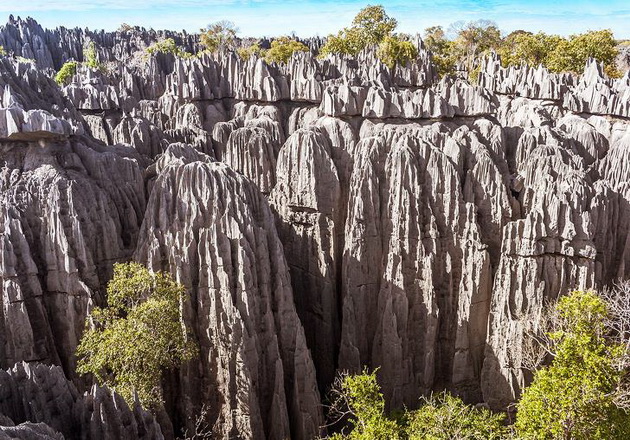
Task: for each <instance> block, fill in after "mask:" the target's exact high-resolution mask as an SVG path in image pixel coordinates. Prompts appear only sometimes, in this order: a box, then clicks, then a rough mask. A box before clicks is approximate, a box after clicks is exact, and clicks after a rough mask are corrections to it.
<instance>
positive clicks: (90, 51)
mask: <svg viewBox="0 0 630 440" xmlns="http://www.w3.org/2000/svg"><path fill="white" fill-rule="evenodd" d="M84 58H85V65H86V66H88V67H89V68H90V69H96V70H100V71H104V70H105V65H103V64H102V63H99V62H98V59H97V51H96V44H95V43H94V41H90V42H89V43H88V45H87V47H86V48H85V52H84Z"/></svg>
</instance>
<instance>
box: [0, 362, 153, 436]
mask: <svg viewBox="0 0 630 440" xmlns="http://www.w3.org/2000/svg"><path fill="white" fill-rule="evenodd" d="M16 424H17V426H16ZM4 438H8V439H13V438H18V439H24V440H30V439H42V438H44V439H50V440H63V439H66V440H71V439H86V438H90V439H102V440H115V439H121V438H125V439H138V440H141V439H142V440H160V439H163V438H164V436H163V435H162V430H161V429H160V425H159V424H158V423H157V421H156V420H155V418H154V417H153V416H152V415H151V414H150V413H149V412H147V411H145V410H143V409H142V407H141V406H140V404H138V403H136V404H135V405H134V406H133V407H132V408H130V407H129V406H128V405H127V404H126V403H125V401H124V400H123V399H122V398H121V397H120V396H119V395H117V394H115V393H112V392H110V391H109V390H107V389H104V388H99V387H97V386H93V387H92V388H91V390H90V391H89V392H87V393H85V394H83V395H82V394H80V393H79V392H78V391H77V389H76V387H75V386H74V385H73V384H72V382H70V381H69V380H67V379H66V378H65V376H64V374H63V371H62V370H61V368H59V367H49V366H46V365H42V364H27V363H18V364H15V366H14V367H13V368H11V369H9V370H7V371H2V370H0V439H4Z"/></svg>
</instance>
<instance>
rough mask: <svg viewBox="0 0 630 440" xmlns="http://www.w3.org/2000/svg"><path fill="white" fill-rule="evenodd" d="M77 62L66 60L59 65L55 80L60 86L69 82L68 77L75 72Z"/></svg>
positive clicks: (70, 77)
mask: <svg viewBox="0 0 630 440" xmlns="http://www.w3.org/2000/svg"><path fill="white" fill-rule="evenodd" d="M78 64H79V63H77V62H76V61H67V62H66V63H64V65H63V66H61V69H59V72H57V74H56V75H55V82H56V83H57V84H59V85H60V86H65V85H67V84H68V83H69V82H70V79H72V77H73V76H74V75H76V73H77V66H78Z"/></svg>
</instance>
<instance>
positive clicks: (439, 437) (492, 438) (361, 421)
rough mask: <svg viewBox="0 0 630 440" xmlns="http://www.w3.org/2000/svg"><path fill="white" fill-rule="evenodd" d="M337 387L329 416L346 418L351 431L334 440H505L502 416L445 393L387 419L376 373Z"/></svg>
mask: <svg viewBox="0 0 630 440" xmlns="http://www.w3.org/2000/svg"><path fill="white" fill-rule="evenodd" d="M337 387H338V389H336V390H335V389H334V391H335V393H336V394H337V395H336V396H333V399H332V400H333V402H334V403H333V405H332V407H333V409H334V411H333V413H335V414H342V415H347V414H350V419H349V424H350V427H351V431H350V432H349V433H341V434H335V435H333V436H331V437H330V438H332V439H335V440H344V439H347V440H373V439H383V440H384V439H409V440H450V439H472V440H476V439H479V440H486V439H488V440H499V439H501V438H507V434H508V430H507V428H506V427H505V426H504V425H503V418H504V416H503V415H502V414H498V415H497V414H493V413H492V412H490V411H488V410H486V409H476V408H474V407H471V406H469V405H466V404H464V402H462V400H461V399H459V398H457V397H453V396H451V395H449V394H448V393H446V392H444V393H441V394H438V395H435V396H432V397H431V398H427V399H423V402H422V406H421V407H420V409H418V410H416V411H408V410H406V409H405V410H404V411H398V412H397V413H395V414H391V415H390V416H388V415H386V414H385V400H384V398H383V395H382V393H381V390H380V387H379V385H378V383H377V381H376V372H372V373H369V372H368V371H367V370H364V371H363V373H362V374H358V375H353V376H352V375H349V376H345V377H344V378H343V380H342V381H341V382H340V385H339V382H337ZM335 393H333V394H335ZM340 402H342V404H341V405H339V403H340ZM339 406H341V408H339Z"/></svg>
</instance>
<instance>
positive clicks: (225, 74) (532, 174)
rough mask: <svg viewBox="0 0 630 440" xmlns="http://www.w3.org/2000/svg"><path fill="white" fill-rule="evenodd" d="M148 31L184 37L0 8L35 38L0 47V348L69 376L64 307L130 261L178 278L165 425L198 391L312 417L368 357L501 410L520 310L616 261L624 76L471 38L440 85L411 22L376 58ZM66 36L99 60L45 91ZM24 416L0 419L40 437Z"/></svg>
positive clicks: (247, 411) (299, 434) (393, 373)
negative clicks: (242, 48)
mask: <svg viewBox="0 0 630 440" xmlns="http://www.w3.org/2000/svg"><path fill="white" fill-rule="evenodd" d="M165 36H172V37H173V38H174V39H175V40H176V42H177V43H178V44H180V45H181V46H182V47H184V48H185V49H186V50H188V51H194V50H195V49H196V48H197V37H196V36H191V35H186V34H175V33H172V34H171V33H155V32H151V31H149V32H147V31H143V30H141V29H131V30H128V31H125V32H118V33H90V32H89V31H82V30H69V29H57V30H54V31H48V30H43V29H42V28H41V27H39V25H37V23H35V22H34V21H32V20H20V19H18V20H15V19H12V20H11V21H10V22H9V24H7V25H6V26H5V27H4V28H0V44H2V45H4V47H5V48H7V49H8V50H9V51H10V52H13V53H15V54H17V55H20V56H24V57H27V58H33V59H34V61H33V62H24V61H14V60H11V59H9V58H6V57H5V58H2V59H0V86H1V87H0V98H1V99H0V103H1V106H0V107H1V108H0V185H1V186H0V201H1V202H2V203H1V204H0V220H1V223H0V224H1V225H2V226H0V228H1V229H0V279H1V280H2V286H3V290H2V296H1V298H2V299H1V300H2V306H3V307H2V309H0V310H2V311H1V312H0V364H1V365H2V366H3V367H4V368H8V367H11V366H12V365H13V364H14V363H15V362H19V361H23V360H27V361H39V362H43V363H47V364H57V365H61V366H62V367H63V369H64V372H65V374H66V376H67V377H70V378H71V379H76V378H75V377H74V376H75V374H74V365H73V362H74V361H73V357H72V353H73V351H74V348H75V347H76V344H77V342H78V338H79V337H80V334H81V329H82V325H83V320H84V317H85V316H86V314H87V313H88V311H89V308H90V307H91V305H92V304H102V300H103V298H102V294H103V292H104V288H105V284H106V282H107V280H108V278H109V276H110V274H111V265H112V264H113V263H114V262H115V261H121V260H125V259H128V258H130V257H133V258H134V259H137V260H139V261H141V262H143V263H146V264H147V265H149V266H150V267H151V268H153V269H161V270H167V271H170V272H171V273H173V274H174V275H175V276H176V278H177V279H178V280H179V281H181V282H182V283H183V284H184V285H185V286H186V289H187V292H188V297H189V298H188V301H187V303H186V305H185V309H184V310H185V317H186V322H187V325H188V326H189V327H190V329H192V331H193V333H194V336H195V338H196V340H197V342H198V343H199V346H200V356H199V358H198V359H196V360H194V361H192V362H190V363H189V364H188V365H186V366H184V367H183V368H182V369H180V370H179V371H177V372H173V373H171V374H169V375H167V377H166V378H165V380H164V390H165V396H166V405H165V407H166V410H167V412H168V414H169V416H170V420H171V422H172V423H173V425H174V427H175V429H176V430H178V429H183V428H185V427H189V428H190V427H191V423H192V422H193V421H194V420H191V418H192V419H194V416H195V415H196V414H198V412H199V410H200V408H201V407H202V405H204V404H205V405H206V406H207V407H208V408H210V409H209V416H208V423H209V424H210V426H211V428H212V430H213V432H214V434H215V435H216V436H217V437H230V438H269V439H276V438H278V439H279V438H287V437H291V438H298V439H306V438H313V437H315V436H316V435H318V434H319V430H318V426H319V425H320V424H321V421H322V410H321V407H320V401H321V394H320V393H321V392H324V391H325V390H326V388H327V386H328V385H329V384H330V382H331V380H332V378H333V377H334V375H335V373H336V371H338V370H339V369H349V370H351V371H360V370H361V369H362V368H363V367H364V366H368V367H370V368H375V367H380V369H379V380H380V382H381V384H382V386H383V390H384V393H385V395H386V397H387V401H388V404H389V405H390V406H392V407H398V406H400V405H403V404H404V405H407V406H410V407H413V406H414V405H416V404H417V401H418V397H419V396H420V395H422V394H425V393H428V392H430V391H434V390H440V389H445V388H446V389H449V390H451V391H453V392H455V393H457V394H459V395H461V396H463V397H464V398H465V399H467V400H469V401H473V402H474V401H477V402H479V401H485V402H487V403H488V404H490V405H491V406H492V407H495V408H504V407H505V406H506V405H507V404H509V403H510V402H512V401H514V400H515V399H516V398H517V397H518V394H519V392H520V389H521V388H522V387H523V385H524V384H525V381H526V380H527V375H526V374H525V371H524V369H523V367H522V365H523V364H522V356H523V353H522V350H521V347H522V342H523V337H524V333H525V330H526V327H527V326H530V325H536V323H535V322H526V321H525V318H524V317H525V316H532V314H533V315H536V314H539V313H541V311H542V308H543V305H544V304H545V302H546V301H547V300H549V299H553V298H556V297H558V296H559V295H563V294H566V293H567V292H569V291H570V290H571V289H576V288H590V287H595V288H598V287H601V286H604V285H607V284H609V283H611V282H613V281H614V280H616V279H618V278H627V277H629V276H630V123H628V118H629V117H630V79H629V78H630V77H629V76H628V73H626V74H625V76H624V77H623V78H621V79H616V80H612V79H609V78H607V77H606V76H605V75H604V74H603V72H602V69H601V68H600V66H598V65H597V63H595V62H589V63H588V65H587V66H586V68H585V71H584V74H583V75H580V76H578V77H574V76H571V75H558V74H553V73H550V72H548V71H547V70H546V69H544V68H543V67H528V66H523V67H520V68H515V67H510V68H507V69H506V68H503V67H501V65H500V60H498V58H496V57H494V56H492V57H489V58H488V59H486V60H485V61H484V63H483V66H482V70H481V72H480V75H479V83H478V84H476V85H471V84H469V83H468V82H466V81H463V80H459V79H458V80H453V79H443V80H441V81H438V80H437V76H436V73H435V72H436V70H435V67H434V66H433V64H432V63H431V61H430V54H429V53H428V52H427V51H426V50H424V48H423V46H422V42H420V41H418V42H417V45H418V48H419V55H418V57H417V59H415V60H412V61H411V62H409V63H407V65H405V66H400V65H399V66H396V67H395V68H394V69H389V68H388V67H387V66H384V65H383V64H382V63H381V62H380V61H379V60H378V59H377V58H376V57H375V54H374V51H372V50H366V51H364V52H362V53H361V54H359V56H358V57H356V58H351V57H346V56H329V57H327V58H325V59H319V58H317V57H315V56H314V53H299V54H296V55H294V56H293V57H292V58H291V59H290V60H289V62H288V64H287V65H275V64H273V65H268V64H267V63H266V62H264V60H261V59H258V58H256V57H252V58H250V59H249V60H247V61H244V60H242V59H240V58H239V57H238V56H237V55H235V54H234V53H231V52H223V53H218V54H212V55H210V54H202V55H201V56H199V57H193V58H189V59H188V58H187V59H179V58H176V57H174V56H173V55H170V54H158V55H155V56H151V57H149V58H148V59H146V60H144V59H143V58H142V56H141V55H140V54H139V53H138V50H142V49H143V48H144V47H146V46H147V45H148V44H151V43H152V42H154V41H156V40H157V39H158V38H161V37H165ZM87 41H94V42H95V43H96V44H97V46H98V54H99V59H100V60H101V61H103V62H106V61H107V62H109V64H108V71H107V72H102V71H92V70H90V69H88V68H87V67H85V66H81V67H80V68H79V69H78V72H77V74H76V75H75V76H74V78H72V80H71V82H70V83H69V84H68V85H67V86H65V87H63V88H61V89H60V88H58V87H57V86H56V85H55V84H54V83H53V82H52V80H51V79H50V78H49V76H50V75H51V74H52V70H44V69H46V68H54V69H58V68H59V67H60V66H61V64H62V63H63V61H65V60H67V59H70V58H74V59H76V60H82V59H83V52H82V47H83V46H84V45H85V43H86V42H87ZM307 43H308V45H309V47H312V48H313V49H314V50H316V49H317V47H319V45H320V44H321V41H319V40H312V41H309V42H307ZM318 388H319V390H318ZM318 391H319V392H318ZM23 392H26V391H18V393H23ZM24 395H26V394H24ZM23 422H24V423H25V424H21V425H19V426H18V427H8V425H9V424H8V423H4V425H7V427H3V428H0V435H5V436H7V435H9V436H11V435H13V436H14V437H15V436H17V435H22V437H18V438H29V437H27V436H28V435H31V437H32V433H34V432H41V433H45V434H41V435H48V436H49V437H50V438H55V435H57V434H56V433H55V432H54V431H50V429H51V428H55V426H58V425H54V423H53V421H50V423H48V422H46V423H47V424H48V425H49V426H42V425H37V423H38V422H39V420H30V424H28V423H26V418H24V417H20V418H18V420H13V422H12V423H10V424H14V423H23ZM55 423H56V422H55ZM112 423H114V422H112ZM116 423H117V422H116ZM77 429H79V428H77ZM163 432H169V433H170V431H168V430H166V429H164V430H163ZM20 433H21V434H20ZM165 435H169V434H165Z"/></svg>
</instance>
